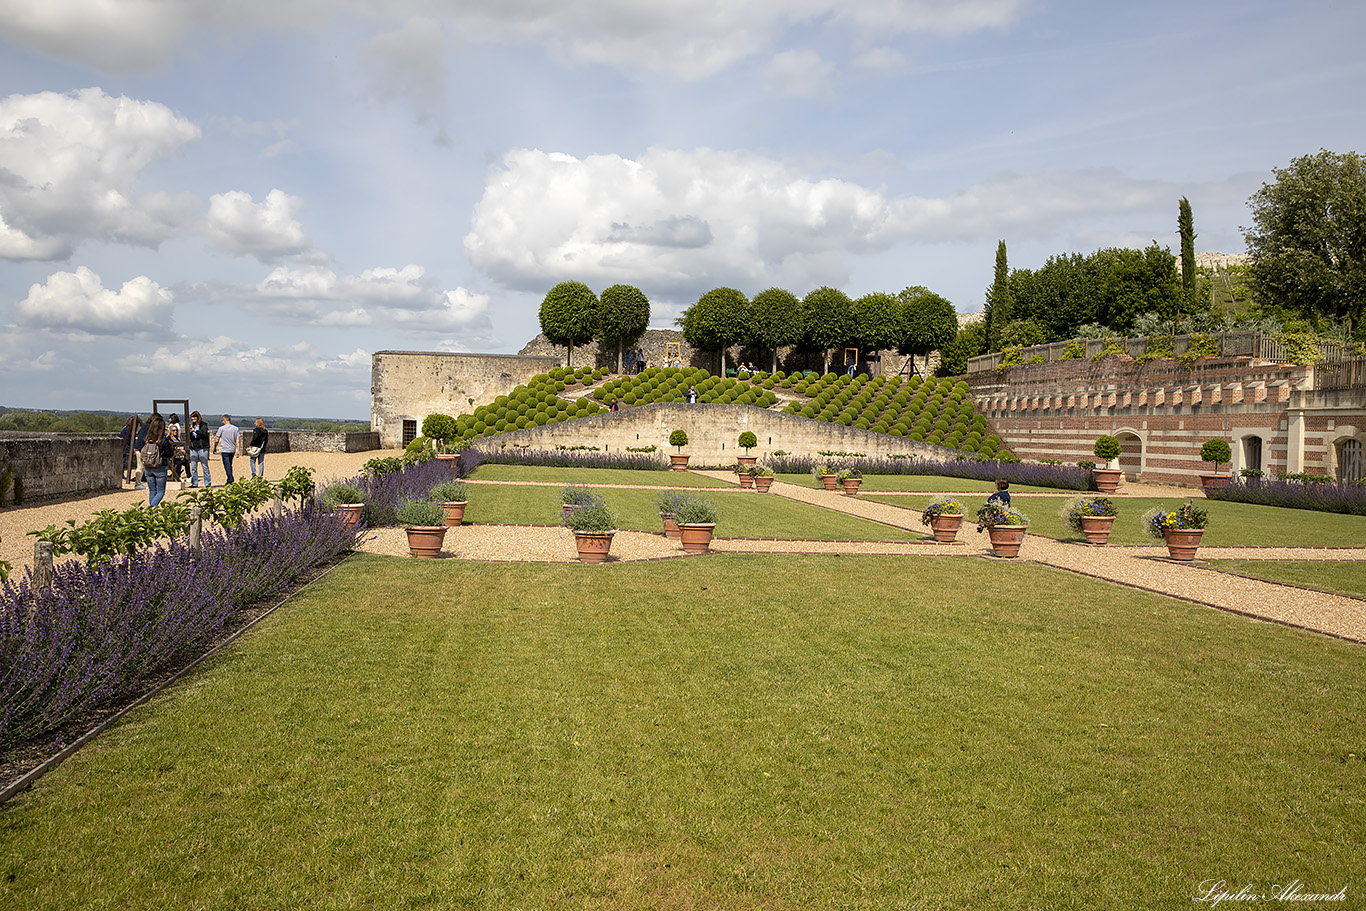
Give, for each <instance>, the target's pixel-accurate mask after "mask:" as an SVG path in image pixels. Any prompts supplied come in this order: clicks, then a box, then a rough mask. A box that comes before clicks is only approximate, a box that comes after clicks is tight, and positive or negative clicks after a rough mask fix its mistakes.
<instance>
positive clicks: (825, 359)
mask: <svg viewBox="0 0 1366 911" xmlns="http://www.w3.org/2000/svg"><path fill="white" fill-rule="evenodd" d="M821 364H823V365H824V367H825V369H824V370H822V371H821V374H822V375H824V374H826V373H829V372H830V349H829V348H826V349H825V350H824V351H822V352H821Z"/></svg>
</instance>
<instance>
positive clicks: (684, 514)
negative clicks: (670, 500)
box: [674, 495, 718, 554]
mask: <svg viewBox="0 0 1366 911" xmlns="http://www.w3.org/2000/svg"><path fill="white" fill-rule="evenodd" d="M717 513H718V511H717V509H716V504H715V503H714V502H712V501H711V500H710V499H708V498H707V497H699V496H695V495H687V496H685V497H684V498H683V501H682V502H681V503H679V504H678V505H677V506H676V507H675V508H674V521H675V522H677V523H678V531H679V534H680V536H681V542H682V544H683V550H684V551H686V552H687V553H690V554H705V553H707V552H708V551H709V550H711V538H712V534H713V533H714V532H715V531H716V516H717Z"/></svg>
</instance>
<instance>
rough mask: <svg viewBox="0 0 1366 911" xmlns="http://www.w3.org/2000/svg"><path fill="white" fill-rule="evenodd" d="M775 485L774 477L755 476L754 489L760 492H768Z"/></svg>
mask: <svg viewBox="0 0 1366 911" xmlns="http://www.w3.org/2000/svg"><path fill="white" fill-rule="evenodd" d="M772 486H773V479H772V478H770V477H766V476H763V475H759V476H757V477H755V478H754V489H755V490H757V491H759V493H768V489H769V488H770V487H772Z"/></svg>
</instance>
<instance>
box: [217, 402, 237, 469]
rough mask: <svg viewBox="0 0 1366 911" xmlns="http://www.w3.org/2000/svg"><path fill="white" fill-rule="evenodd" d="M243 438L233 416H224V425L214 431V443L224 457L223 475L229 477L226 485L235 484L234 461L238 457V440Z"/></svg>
mask: <svg viewBox="0 0 1366 911" xmlns="http://www.w3.org/2000/svg"><path fill="white" fill-rule="evenodd" d="M240 436H241V431H239V430H238V429H237V428H236V427H235V426H234V425H233V423H232V415H230V414H225V415H223V424H222V426H220V427H219V428H218V429H217V430H215V431H214V442H215V444H216V445H217V446H218V454H219V455H221V456H222V457H223V473H224V474H226V475H227V476H228V479H227V480H226V481H224V482H223V483H225V484H231V483H232V482H233V480H234V479H233V476H232V460H233V458H234V457H236V455H237V440H238V437H240Z"/></svg>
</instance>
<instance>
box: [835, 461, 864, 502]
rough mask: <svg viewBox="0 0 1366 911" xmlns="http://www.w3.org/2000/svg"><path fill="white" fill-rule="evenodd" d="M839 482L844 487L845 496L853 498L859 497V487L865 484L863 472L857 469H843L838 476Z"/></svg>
mask: <svg viewBox="0 0 1366 911" xmlns="http://www.w3.org/2000/svg"><path fill="white" fill-rule="evenodd" d="M836 477H838V478H839V482H840V483H841V484H843V485H844V495H845V496H846V497H853V496H857V495H858V488H859V485H860V484H862V483H863V472H861V471H859V470H858V469H857V468H841V469H840V473H839V474H838V475H837V476H836Z"/></svg>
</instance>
